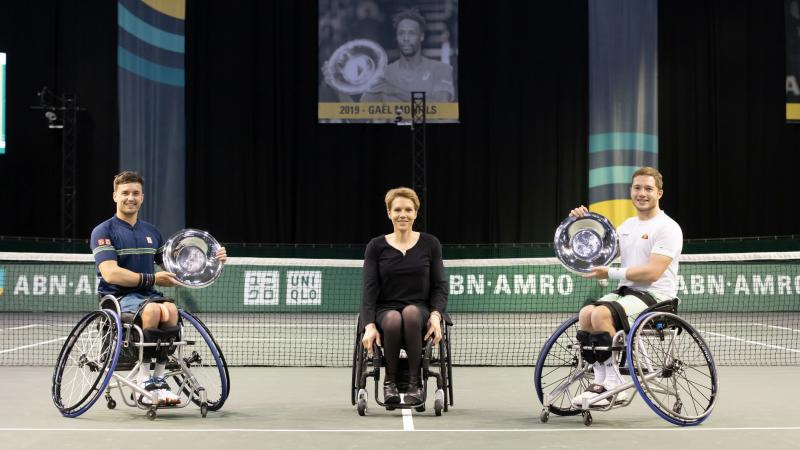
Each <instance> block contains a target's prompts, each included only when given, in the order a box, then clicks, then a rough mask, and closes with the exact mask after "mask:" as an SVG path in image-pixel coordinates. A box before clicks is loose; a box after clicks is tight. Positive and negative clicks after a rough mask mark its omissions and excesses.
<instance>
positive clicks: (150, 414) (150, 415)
mask: <svg viewBox="0 0 800 450" xmlns="http://www.w3.org/2000/svg"><path fill="white" fill-rule="evenodd" d="M147 418H148V419H150V420H156V409H155V408H154V407H151V408H150V409H148V410H147Z"/></svg>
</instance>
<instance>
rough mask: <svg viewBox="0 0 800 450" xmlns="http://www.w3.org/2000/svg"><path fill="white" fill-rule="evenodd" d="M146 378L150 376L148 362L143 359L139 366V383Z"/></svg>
mask: <svg viewBox="0 0 800 450" xmlns="http://www.w3.org/2000/svg"><path fill="white" fill-rule="evenodd" d="M148 378H150V363H149V362H145V361H143V362H142V364H141V365H140V366H139V383H144V380H146V379H148Z"/></svg>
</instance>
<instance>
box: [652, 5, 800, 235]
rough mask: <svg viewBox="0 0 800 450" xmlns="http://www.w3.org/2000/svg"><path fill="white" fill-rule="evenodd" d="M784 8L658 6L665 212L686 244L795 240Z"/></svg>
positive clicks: (799, 132) (796, 144) (797, 147)
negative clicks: (714, 240) (692, 240)
mask: <svg viewBox="0 0 800 450" xmlns="http://www.w3.org/2000/svg"><path fill="white" fill-rule="evenodd" d="M781 24H783V2H782V1H779V0H770V1H766V2H761V1H756V0H751V1H721V0H717V1H702V2H696V1H688V0H678V1H676V0H670V1H664V0H662V1H660V2H659V99H658V101H659V140H660V142H659V145H660V152H659V161H660V162H659V164H660V169H661V170H662V172H663V173H664V176H665V177H666V180H665V187H664V190H665V193H664V198H663V205H664V208H665V209H666V210H667V211H668V212H669V213H670V214H672V215H673V216H674V217H676V218H677V219H678V221H679V223H680V224H681V225H682V227H683V233H684V236H686V237H720V236H724V237H732V236H763V235H781V234H797V233H798V232H800V227H798V226H797V222H795V221H794V219H791V217H796V214H795V213H794V212H793V211H792V210H793V209H794V207H793V206H792V205H791V200H790V199H791V195H792V194H791V193H792V192H793V191H795V190H796V189H797V188H796V186H797V179H796V177H797V167H799V166H800V126H798V125H797V124H786V112H785V90H784V86H785V83H786V71H785V64H786V62H785V53H784V49H785V38H784V29H783V28H781V26H782V25H781Z"/></svg>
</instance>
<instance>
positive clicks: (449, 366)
mask: <svg viewBox="0 0 800 450" xmlns="http://www.w3.org/2000/svg"><path fill="white" fill-rule="evenodd" d="M357 323H359V324H360V322H357ZM451 326H453V322H452V320H451V319H450V316H449V315H448V314H447V313H445V314H444V316H443V317H442V340H441V341H440V342H439V345H438V348H437V351H436V352H434V346H433V341H432V340H430V339H428V340H426V341H425V342H424V347H423V351H422V363H421V364H420V380H421V381H422V392H423V398H422V400H421V401H420V402H417V403H406V402H405V401H402V402H400V403H392V404H386V403H384V402H383V401H382V400H381V395H380V390H381V383H380V379H381V370H380V369H381V367H385V365H386V359H385V357H384V355H383V348H382V347H379V346H377V345H376V346H375V347H374V349H373V351H372V357H370V356H369V352H367V349H366V348H364V345H363V344H362V343H361V338H362V337H363V334H364V333H363V329H362V328H361V326H360V325H357V326H356V333H355V341H354V343H353V366H352V378H351V383H350V402H351V403H352V404H353V405H354V406H356V410H357V411H358V415H360V416H363V415H365V414H366V412H367V400H368V398H369V395H368V393H367V379H368V378H372V379H373V380H374V385H375V402H376V403H377V404H378V405H379V406H382V407H384V408H386V409H387V410H389V411H391V410H394V409H411V408H413V409H414V410H415V411H417V412H424V411H425V409H426V406H425V404H426V401H427V397H428V378H435V379H436V392H435V393H434V404H433V408H434V412H435V414H436V415H437V416H441V415H442V412H443V411H444V412H446V411H447V410H448V408H449V406H453V363H452V353H451V352H450V327H451ZM436 366H438V370H436V369H434V367H436ZM408 375H409V374H408V359H407V357H405V353H404V352H402V353H401V357H400V366H399V368H398V374H397V377H398V380H397V385H398V390H399V391H400V393H401V394H402V393H404V392H405V390H406V389H407V385H408ZM403 400H405V399H403Z"/></svg>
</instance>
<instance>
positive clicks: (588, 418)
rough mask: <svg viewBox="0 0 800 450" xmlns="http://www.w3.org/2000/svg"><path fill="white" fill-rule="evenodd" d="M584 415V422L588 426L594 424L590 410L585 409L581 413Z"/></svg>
mask: <svg viewBox="0 0 800 450" xmlns="http://www.w3.org/2000/svg"><path fill="white" fill-rule="evenodd" d="M581 414H582V415H583V424H584V425H586V426H587V427H588V426H589V425H591V424H592V413H590V412H589V411H584V412H582V413H581Z"/></svg>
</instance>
